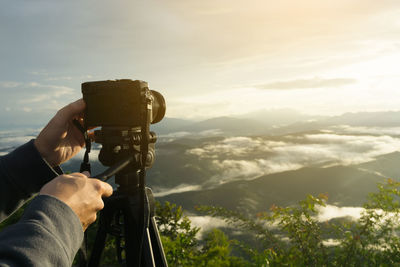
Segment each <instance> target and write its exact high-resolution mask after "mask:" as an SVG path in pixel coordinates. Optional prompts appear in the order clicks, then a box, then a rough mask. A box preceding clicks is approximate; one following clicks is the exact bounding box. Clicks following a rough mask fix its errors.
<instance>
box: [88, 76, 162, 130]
mask: <svg viewBox="0 0 400 267" xmlns="http://www.w3.org/2000/svg"><path fill="white" fill-rule="evenodd" d="M82 94H83V99H84V101H85V103H86V110H85V126H86V127H87V128H89V127H97V126H106V127H108V126H111V127H138V126H140V125H142V122H143V119H144V118H143V111H144V110H145V109H148V108H149V107H148V105H149V102H150V103H151V107H150V108H151V113H152V114H151V118H150V122H151V123H156V122H159V121H160V120H162V118H163V117H164V115H165V110H166V105H165V100H164V98H163V96H162V95H161V94H160V93H158V92H156V91H152V90H149V87H148V84H147V82H144V81H140V80H134V81H133V80H129V79H123V80H108V81H95V82H85V83H83V84H82Z"/></svg>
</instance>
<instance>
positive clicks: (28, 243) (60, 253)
mask: <svg viewBox="0 0 400 267" xmlns="http://www.w3.org/2000/svg"><path fill="white" fill-rule="evenodd" d="M86 175H88V173H72V174H68V175H60V176H58V177H57V178H55V179H54V180H52V181H51V182H49V183H47V184H46V185H45V186H44V187H43V188H42V189H41V190H40V195H39V196H38V197H36V198H35V199H34V200H33V201H32V202H31V203H30V205H29V206H28V207H27V208H26V210H25V213H24V215H23V216H22V218H21V220H20V221H19V222H18V223H16V224H14V225H12V226H10V227H8V228H6V229H5V230H4V231H2V232H1V233H0V266H26V265H28V266H71V265H72V261H73V259H74V256H75V254H76V252H77V251H78V248H79V247H80V244H81V243H82V240H83V230H85V229H86V228H87V226H89V225H90V224H91V223H93V222H94V221H95V220H96V213H97V212H98V211H99V210H101V209H102V208H103V207H104V203H103V201H102V197H107V196H110V195H111V194H112V187H111V186H110V185H109V184H107V183H104V182H101V181H100V180H97V179H92V178H88V177H87V176H86Z"/></svg>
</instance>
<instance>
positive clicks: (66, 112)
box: [58, 98, 86, 120]
mask: <svg viewBox="0 0 400 267" xmlns="http://www.w3.org/2000/svg"><path fill="white" fill-rule="evenodd" d="M85 107H86V104H85V101H83V99H82V98H81V99H79V100H77V101H75V102H72V103H70V104H68V105H66V106H65V107H63V108H62V109H60V111H59V112H58V115H59V116H60V117H61V119H62V120H70V119H72V118H73V117H75V116H77V115H79V114H80V113H82V112H83V111H84V110H85Z"/></svg>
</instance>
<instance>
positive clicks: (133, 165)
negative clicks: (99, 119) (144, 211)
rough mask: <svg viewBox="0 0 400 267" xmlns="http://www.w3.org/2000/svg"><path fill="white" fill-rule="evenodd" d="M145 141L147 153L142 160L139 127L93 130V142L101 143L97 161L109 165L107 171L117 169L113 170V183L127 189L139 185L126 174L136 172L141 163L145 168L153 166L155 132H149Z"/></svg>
mask: <svg viewBox="0 0 400 267" xmlns="http://www.w3.org/2000/svg"><path fill="white" fill-rule="evenodd" d="M147 141H148V143H147V155H146V157H145V160H144V162H143V159H142V155H143V154H142V153H141V143H142V133H141V130H140V128H123V127H103V128H102V129H101V130H96V131H95V132H94V142H96V143H99V144H101V145H102V148H101V150H100V154H99V161H100V162H101V163H102V164H103V165H104V166H109V167H111V168H110V169H108V171H109V170H114V169H118V171H117V172H115V171H114V172H115V175H116V176H115V183H116V184H117V185H119V187H120V188H121V189H124V188H126V189H128V188H130V187H135V186H138V185H139V181H136V179H133V178H131V179H128V178H127V174H129V173H135V172H137V171H138V170H140V169H142V165H144V168H145V169H148V168H150V167H152V166H153V164H154V161H155V143H156V141H157V136H156V134H155V133H154V132H149V137H148V139H147ZM127 162H129V163H127ZM124 163H125V165H126V166H124V167H122V166H121V164H123V165H124ZM143 163H144V164H143ZM121 167H122V168H121ZM106 172H107V171H106ZM114 172H113V173H114ZM99 176H101V175H99ZM130 177H133V176H130ZM98 178H101V177H98ZM103 180H104V178H103Z"/></svg>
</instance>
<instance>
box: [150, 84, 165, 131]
mask: <svg viewBox="0 0 400 267" xmlns="http://www.w3.org/2000/svg"><path fill="white" fill-rule="evenodd" d="M150 92H151V94H152V95H153V98H154V101H153V118H152V121H151V123H152V124H154V123H157V122H159V121H161V120H162V119H163V118H164V116H165V111H166V109H167V105H166V104H165V99H164V97H163V96H162V95H161V94H160V93H159V92H157V91H153V90H150Z"/></svg>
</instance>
